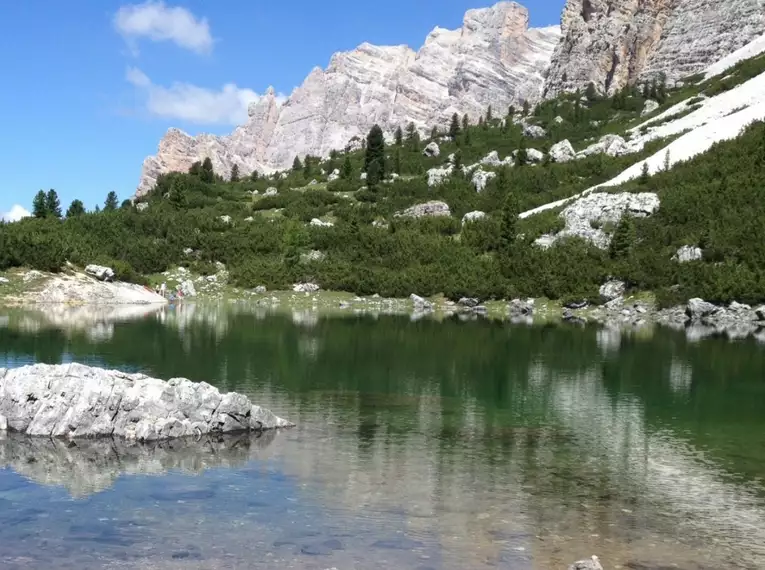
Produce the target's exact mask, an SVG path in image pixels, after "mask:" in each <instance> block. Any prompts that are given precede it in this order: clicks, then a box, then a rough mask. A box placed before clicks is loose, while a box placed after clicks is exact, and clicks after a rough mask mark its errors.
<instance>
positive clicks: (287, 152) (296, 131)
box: [136, 2, 560, 197]
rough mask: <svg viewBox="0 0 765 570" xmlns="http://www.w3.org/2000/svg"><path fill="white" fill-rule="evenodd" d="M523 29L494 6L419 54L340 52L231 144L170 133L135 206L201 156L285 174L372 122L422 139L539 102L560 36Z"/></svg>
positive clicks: (402, 49) (517, 17) (514, 14)
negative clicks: (454, 122)
mask: <svg viewBox="0 0 765 570" xmlns="http://www.w3.org/2000/svg"><path fill="white" fill-rule="evenodd" d="M528 24H529V14H528V11H527V10H526V8H524V7H523V6H520V5H519V4H516V3H514V2H500V3H498V4H496V5H495V6H493V7H491V8H483V9H477V10H469V11H468V12H467V13H466V14H465V18H464V21H463V25H462V28H461V29H459V30H446V29H442V28H435V29H434V30H433V31H432V32H431V33H430V35H429V36H428V37H427V39H426V40H425V44H424V45H423V46H422V48H421V49H420V50H419V51H418V52H415V51H413V50H412V49H410V48H409V47H407V46H386V47H380V46H374V45H371V44H368V43H364V44H362V45H360V46H359V47H358V48H356V49H355V50H353V51H350V52H344V53H337V54H335V55H334V56H333V57H332V59H331V61H330V63H329V66H328V67H327V68H326V69H324V70H323V69H320V68H318V67H317V68H315V69H314V70H313V71H311V73H310V74H309V75H308V77H307V78H306V79H305V81H304V82H303V84H302V85H301V86H300V87H298V88H297V89H295V91H294V92H293V93H292V95H291V96H290V97H289V99H287V101H286V102H284V103H283V104H280V102H279V100H278V97H277V96H276V94H275V93H274V91H273V90H272V89H271V90H269V91H268V92H267V93H266V94H265V96H263V97H262V98H261V99H260V100H259V101H258V102H257V103H254V104H252V105H251V106H250V108H249V110H248V114H249V118H248V120H247V123H246V124H245V125H242V126H240V127H238V128H237V129H236V130H234V132H233V133H231V134H230V135H227V136H213V135H206V134H205V135H199V136H196V137H192V136H190V135H188V134H186V133H184V132H182V131H180V130H178V129H170V130H169V131H168V132H167V134H166V135H165V136H164V138H163V139H162V141H161V142H160V144H159V152H158V153H157V154H156V155H155V156H152V157H149V158H147V159H146V160H145V161H144V164H143V171H142V174H141V180H140V184H139V186H138V189H137V191H136V197H140V196H142V195H144V194H145V193H146V192H148V191H149V190H150V189H151V188H152V187H153V186H154V184H155V182H156V179H157V176H159V174H161V173H163V172H171V171H186V170H187V169H188V168H189V167H190V166H191V164H192V163H193V162H195V161H198V160H203V159H204V158H205V157H207V156H209V157H210V159H211V160H212V163H213V167H214V169H215V171H216V172H217V173H219V174H221V175H222V176H224V177H228V176H229V173H230V171H231V168H232V167H233V166H234V165H235V164H236V165H237V166H238V167H239V172H240V173H241V174H246V173H249V172H252V171H253V170H259V171H263V172H266V171H272V170H274V169H282V168H287V167H289V166H290V165H291V164H292V161H293V159H294V157H295V155H300V156H304V155H306V154H311V155H314V156H326V155H327V154H328V153H329V152H330V151H331V150H333V149H338V150H340V149H343V148H345V147H346V146H347V145H348V144H349V141H350V140H351V139H353V138H354V137H356V138H357V140H360V139H358V137H362V136H365V135H366V133H367V132H368V131H369V129H370V128H371V127H372V125H374V124H375V123H377V124H379V125H380V126H382V127H383V129H384V130H387V131H390V132H392V131H393V130H394V129H395V128H396V127H397V126H399V125H404V124H406V123H409V122H414V123H415V125H417V126H418V127H419V128H421V129H423V130H425V129H430V128H431V127H433V126H434V125H443V126H446V125H448V121H449V119H450V117H451V116H452V114H453V113H455V112H458V113H460V114H465V113H466V114H468V115H470V116H471V117H472V118H473V119H477V117H478V116H479V115H481V114H483V113H485V112H486V109H487V107H488V106H489V105H491V106H492V107H494V108H495V109H498V110H499V109H507V107H508V106H509V105H511V104H516V105H517V104H519V103H520V102H522V101H524V100H536V99H539V98H540V96H541V93H542V87H543V84H544V75H543V74H544V71H545V69H546V68H547V67H548V66H549V63H550V58H551V56H552V52H553V50H554V49H555V46H556V45H557V43H558V40H559V38H560V28H559V27H558V26H553V27H549V28H539V29H530V28H529V27H528Z"/></svg>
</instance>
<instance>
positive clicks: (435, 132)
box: [430, 127, 438, 141]
mask: <svg viewBox="0 0 765 570" xmlns="http://www.w3.org/2000/svg"><path fill="white" fill-rule="evenodd" d="M437 138H438V127H433V128H432V129H431V130H430V140H432V141H434V140H436V139H437Z"/></svg>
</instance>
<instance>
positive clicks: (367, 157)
mask: <svg viewBox="0 0 765 570" xmlns="http://www.w3.org/2000/svg"><path fill="white" fill-rule="evenodd" d="M364 172H366V173H367V185H368V186H370V187H374V186H376V185H377V183H378V182H380V181H381V180H382V179H383V178H385V136H384V135H383V132H382V129H381V128H380V126H379V125H374V126H373V127H372V128H371V129H370V131H369V134H368V135H367V146H366V151H365V153H364Z"/></svg>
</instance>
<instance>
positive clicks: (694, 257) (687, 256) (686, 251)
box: [672, 245, 704, 263]
mask: <svg viewBox="0 0 765 570" xmlns="http://www.w3.org/2000/svg"><path fill="white" fill-rule="evenodd" d="M703 258H704V252H703V251H701V248H700V247H694V246H692V245H684V246H683V247H681V248H680V249H678V250H677V253H676V254H675V255H674V257H673V258H672V259H673V260H674V261H677V262H678V263H689V262H691V261H699V260H701V259H703Z"/></svg>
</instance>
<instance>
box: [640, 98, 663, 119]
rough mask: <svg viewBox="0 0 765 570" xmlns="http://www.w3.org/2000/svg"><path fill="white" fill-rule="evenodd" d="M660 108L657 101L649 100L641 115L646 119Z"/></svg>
mask: <svg viewBox="0 0 765 570" xmlns="http://www.w3.org/2000/svg"><path fill="white" fill-rule="evenodd" d="M658 108H659V103H658V102H657V101H654V100H653V99H649V100H648V101H646V102H645V107H643V111H642V112H641V113H640V115H641V116H642V117H645V116H646V115H650V114H651V113H653V112H654V111H655V110H656V109H658Z"/></svg>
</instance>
